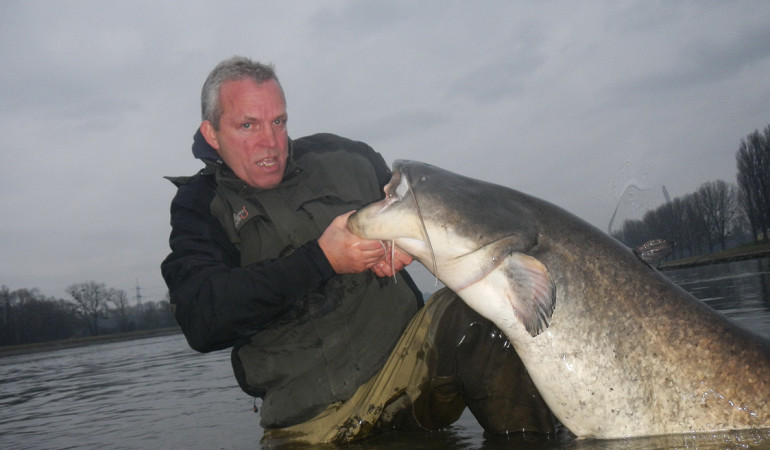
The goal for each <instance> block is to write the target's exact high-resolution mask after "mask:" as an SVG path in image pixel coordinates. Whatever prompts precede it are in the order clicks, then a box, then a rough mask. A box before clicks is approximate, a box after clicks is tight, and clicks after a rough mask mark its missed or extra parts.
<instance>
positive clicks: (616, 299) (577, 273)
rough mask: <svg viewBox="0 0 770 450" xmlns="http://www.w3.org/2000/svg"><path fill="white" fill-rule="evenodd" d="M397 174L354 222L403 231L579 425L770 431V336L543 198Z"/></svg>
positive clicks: (634, 431) (418, 173) (580, 430)
mask: <svg viewBox="0 0 770 450" xmlns="http://www.w3.org/2000/svg"><path fill="white" fill-rule="evenodd" d="M393 171H394V177H393V180H392V181H391V183H390V184H389V185H388V186H387V187H386V198H385V199H384V200H382V201H380V202H377V203H374V204H372V205H369V206H367V207H365V208H362V209H361V210H359V211H358V212H357V213H356V214H354V215H353V216H351V218H350V220H349V222H348V226H349V228H350V229H351V231H353V232H355V233H357V234H359V235H360V236H362V237H365V238H370V239H383V240H392V241H394V242H395V244H396V245H398V246H399V247H401V248H402V249H404V250H405V251H407V252H409V253H410V254H412V256H414V257H415V258H416V259H418V260H419V261H420V262H422V263H423V264H424V265H425V267H426V268H428V269H429V270H431V271H432V272H433V273H434V275H436V276H437V277H438V278H439V279H440V280H441V281H442V282H444V283H445V284H446V285H447V286H448V287H450V288H451V289H453V290H455V292H457V293H458V294H459V295H460V297H462V298H463V300H464V301H465V302H466V303H468V305H470V306H471V307H472V308H473V309H475V310H476V311H478V312H479V313H480V314H481V315H483V316H485V317H487V318H488V319H490V320H491V321H492V322H494V323H495V324H496V325H497V326H498V327H500V329H501V330H503V332H504V333H505V334H506V336H507V337H508V339H509V340H510V342H511V343H512V344H513V346H514V348H515V349H516V352H517V353H518V354H519V356H520V357H521V359H522V361H523V362H524V364H525V366H526V367H527V370H528V372H529V374H530V375H531V376H532V379H533V381H534V383H535V385H536V386H537V388H538V390H539V391H540V393H541V394H542V396H543V398H544V399H545V401H546V403H547V404H548V406H549V408H550V409H551V410H552V411H553V413H554V414H555V415H556V417H557V418H558V419H559V420H560V421H561V422H562V423H563V424H564V425H565V426H566V427H567V428H568V429H569V430H570V431H571V432H572V433H574V434H575V435H577V436H579V437H586V438H606V439H610V438H623V437H633V436H652V435H665V434H679V433H700V432H716V431H723V430H736V429H737V430H746V429H768V428H770V376H768V374H770V343H768V341H766V340H764V339H762V338H760V337H758V336H756V335H754V334H752V333H750V332H748V331H745V330H744V329H742V328H740V327H738V326H737V325H735V324H733V323H732V322H730V321H729V320H727V319H726V318H725V317H723V316H722V315H721V314H719V313H717V312H715V311H713V310H712V309H710V308H709V307H708V306H706V305H704V304H703V303H702V302H700V301H698V300H697V299H695V298H694V297H692V296H691V295H690V294H688V293H687V292H685V291H684V290H683V289H681V288H679V287H678V286H676V285H675V284H674V283H672V282H671V281H669V280H668V279H667V278H666V277H665V276H663V275H662V274H660V273H659V272H657V271H656V270H654V269H653V268H652V267H651V266H649V265H648V263H647V262H645V261H644V260H643V259H642V257H641V256H637V254H638V253H637V254H635V253H634V252H633V251H632V250H630V249H628V248H627V247H625V246H623V245H622V244H620V243H619V242H618V241H616V240H615V239H613V238H611V237H609V236H608V235H606V234H605V233H604V232H602V231H600V230H598V229H596V228H595V227H593V226H591V225H590V224H588V223H586V222H585V221H583V220H581V219H580V218H578V217H576V216H574V215H572V214H570V213H569V212H567V211H564V210H563V209H561V208H559V207H557V206H554V205H552V204H550V203H548V202H546V201H543V200H540V199H537V198H535V197H532V196H529V195H527V194H524V193H521V192H518V191H515V190H512V189H508V188H505V187H502V186H498V185H495V184H491V183H487V182H484V181H479V180H475V179H471V178H467V177H463V176H461V175H457V174H454V173H452V172H449V171H446V170H443V169H440V168H438V167H435V166H431V165H428V164H424V163H420V162H413V161H397V162H396V163H395V164H394V166H393ZM659 244H661V245H657V244H656V245H652V244H651V245H650V246H649V247H648V248H646V249H645V250H643V251H644V252H648V253H649V254H651V255H657V254H659V253H657V252H659V251H661V249H665V245H662V243H659Z"/></svg>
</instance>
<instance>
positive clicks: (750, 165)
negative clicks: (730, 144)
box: [735, 125, 770, 242]
mask: <svg viewBox="0 0 770 450" xmlns="http://www.w3.org/2000/svg"><path fill="white" fill-rule="evenodd" d="M735 158H736V160H737V165H738V177H737V178H738V189H739V195H738V198H739V201H740V206H741V208H742V209H743V213H744V214H745V216H746V218H747V219H748V222H749V227H750V228H751V232H752V235H753V236H754V241H755V242H756V241H758V240H759V239H768V238H770V125H768V126H767V127H765V129H764V133H760V132H759V131H756V130H755V131H754V132H753V133H751V134H750V135H748V136H747V137H746V139H744V140H741V146H740V148H739V149H738V153H737V154H736V155H735Z"/></svg>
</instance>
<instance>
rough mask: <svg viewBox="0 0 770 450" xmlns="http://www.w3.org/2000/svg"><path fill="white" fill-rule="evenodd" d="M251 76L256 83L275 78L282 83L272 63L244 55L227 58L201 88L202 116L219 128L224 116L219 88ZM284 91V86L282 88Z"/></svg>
mask: <svg viewBox="0 0 770 450" xmlns="http://www.w3.org/2000/svg"><path fill="white" fill-rule="evenodd" d="M245 78H249V79H251V80H254V82H255V83H257V84H259V83H264V82H266V81H270V80H275V81H276V83H278V86H280V85H281V83H280V82H279V81H278V77H277V76H276V75H275V69H274V68H273V65H272V64H262V63H259V62H256V61H252V60H250V59H248V58H245V57H242V56H234V57H232V58H230V59H226V60H224V61H222V62H221V63H219V64H217V66H216V67H214V70H212V71H211V73H210V74H209V76H208V78H206V82H205V83H203V90H201V118H202V119H203V120H208V121H209V122H211V124H212V125H213V126H214V129H215V130H218V129H219V119H220V118H221V117H222V106H221V105H220V104H219V89H220V88H221V87H222V85H223V84H225V83H226V82H228V81H238V80H243V79H245ZM281 90H282V91H283V88H281Z"/></svg>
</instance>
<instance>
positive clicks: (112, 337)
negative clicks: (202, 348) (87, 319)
mask: <svg viewBox="0 0 770 450" xmlns="http://www.w3.org/2000/svg"><path fill="white" fill-rule="evenodd" d="M181 332H182V331H181V330H180V329H179V328H178V327H170V328H158V329H155V330H142V331H132V332H130V333H115V334H104V335H100V336H89V337H81V338H72V339H63V340H60V341H50V342H37V343H34V344H23V345H6V346H2V347H0V357H3V356H13V355H22V354H26V353H36V352H46V351H51V350H62V349H65V348H72V347H83V346H86V345H99V344H108V343H110V342H119V341H129V340H132V339H142V338H151V337H156V336H166V335H169V334H178V333H181Z"/></svg>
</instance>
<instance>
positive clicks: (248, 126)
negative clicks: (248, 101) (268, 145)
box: [241, 122, 251, 130]
mask: <svg viewBox="0 0 770 450" xmlns="http://www.w3.org/2000/svg"><path fill="white" fill-rule="evenodd" d="M241 128H243V129H246V130H248V129H249V128H251V124H250V123H249V122H246V123H244V124H243V125H241Z"/></svg>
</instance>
